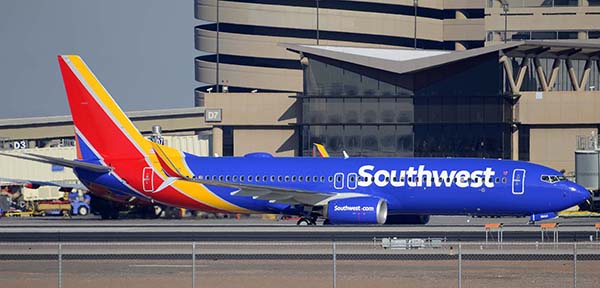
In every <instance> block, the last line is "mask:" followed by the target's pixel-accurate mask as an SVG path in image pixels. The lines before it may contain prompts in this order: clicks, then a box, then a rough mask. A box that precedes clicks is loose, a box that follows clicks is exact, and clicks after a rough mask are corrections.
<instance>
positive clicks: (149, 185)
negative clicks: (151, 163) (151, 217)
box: [142, 167, 154, 192]
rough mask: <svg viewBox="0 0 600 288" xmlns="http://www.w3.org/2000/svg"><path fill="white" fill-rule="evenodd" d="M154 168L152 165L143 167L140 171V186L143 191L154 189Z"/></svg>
mask: <svg viewBox="0 0 600 288" xmlns="http://www.w3.org/2000/svg"><path fill="white" fill-rule="evenodd" d="M153 176H154V170H152V167H145V168H144V171H143V172H142V186H143V188H144V192H152V191H154V177H153Z"/></svg>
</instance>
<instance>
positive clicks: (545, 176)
mask: <svg viewBox="0 0 600 288" xmlns="http://www.w3.org/2000/svg"><path fill="white" fill-rule="evenodd" d="M542 181H544V182H549V181H550V177H548V175H542Z"/></svg>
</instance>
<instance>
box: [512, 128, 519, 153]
mask: <svg viewBox="0 0 600 288" xmlns="http://www.w3.org/2000/svg"><path fill="white" fill-rule="evenodd" d="M511 156H512V160H519V130H516V129H515V131H514V132H512V155H511Z"/></svg>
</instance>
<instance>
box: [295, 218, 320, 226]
mask: <svg viewBox="0 0 600 288" xmlns="http://www.w3.org/2000/svg"><path fill="white" fill-rule="evenodd" d="M296 225H298V226H314V225H317V221H315V220H314V219H309V218H300V220H298V222H296Z"/></svg>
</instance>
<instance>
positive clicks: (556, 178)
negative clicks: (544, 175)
mask: <svg viewBox="0 0 600 288" xmlns="http://www.w3.org/2000/svg"><path fill="white" fill-rule="evenodd" d="M550 180H551V181H552V183H555V182H558V177H556V176H550Z"/></svg>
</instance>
